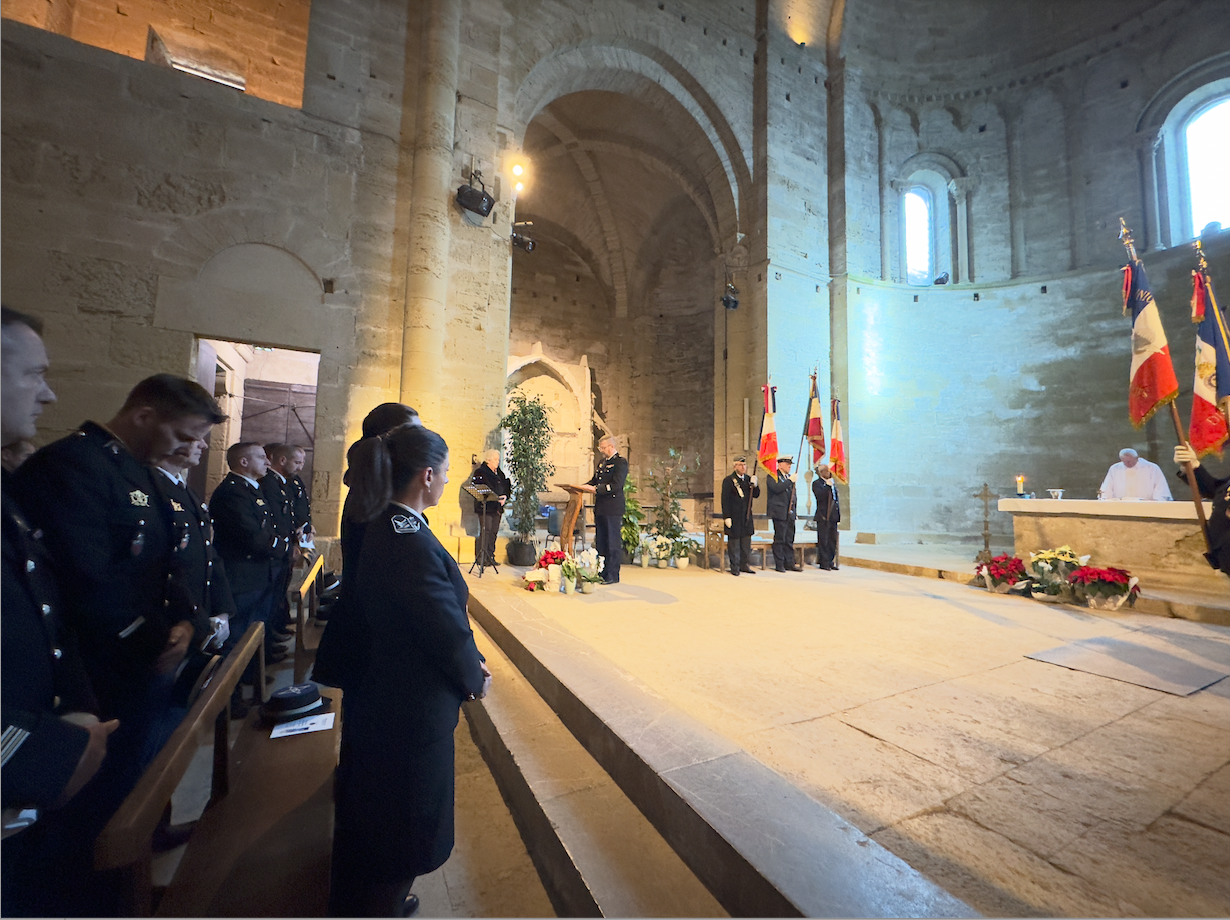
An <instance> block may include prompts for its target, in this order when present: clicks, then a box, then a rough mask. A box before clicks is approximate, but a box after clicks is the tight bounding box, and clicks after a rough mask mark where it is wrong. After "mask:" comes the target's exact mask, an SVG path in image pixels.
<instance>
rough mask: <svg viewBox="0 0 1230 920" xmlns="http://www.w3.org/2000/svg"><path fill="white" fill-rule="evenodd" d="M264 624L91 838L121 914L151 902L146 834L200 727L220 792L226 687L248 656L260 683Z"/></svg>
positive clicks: (223, 790)
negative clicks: (115, 885)
mask: <svg viewBox="0 0 1230 920" xmlns="http://www.w3.org/2000/svg"><path fill="white" fill-rule="evenodd" d="M264 639H265V627H264V625H263V624H261V623H253V624H252V625H251V626H250V627H248V631H247V632H246V633H244V634H243V637H242V638H241V639H240V641H239V643H238V644H237V645H236V646H235V648H234V650H233V651H232V652H231V653H230V654H229V655H227V657H226V660H225V661H224V662H223V663H222V665H221V666H220V667H219V668H218V670H217V671H216V672H215V673H214V676H213V678H212V679H211V680H210V682H209V685H208V686H207V687H206V688H205V690H204V692H203V693H202V694H201V695H200V697H199V698H198V699H197V701H196V702H195V703H194V704H193V705H192V708H191V709H189V710H188V714H187V715H186V716H185V717H184V721H183V722H181V723H180V726H179V728H177V729H176V730H175V732H174V734H172V735H171V737H170V739H169V740H168V741H167V743H166V744H165V745H164V746H163V748H162V750H161V751H160V752H159V754H158V756H157V757H156V758H155V759H154V762H153V763H152V764H150V765H149V768H148V769H147V770H146V771H145V773H144V774H143V775H142V777H141V779H140V781H139V782H138V783H137V785H136V788H134V789H133V791H132V792H131V793H129V795H128V798H126V799H125V800H124V802H123V803H122V804H121V805H120V807H119V810H118V811H116V813H115V814H114V815H113V816H112V817H111V820H110V821H109V822H107V826H106V827H105V828H103V831H102V833H101V834H99V835H98V840H97V841H95V844H94V867H95V868H96V869H99V870H117V871H118V872H119V874H120V878H121V884H122V895H121V897H122V903H121V912H122V914H123V915H124V916H136V917H147V916H149V915H150V912H151V908H152V889H151V884H150V860H151V857H152V852H151V849H150V840H151V838H152V837H153V834H154V828H155V827H156V826H157V824H158V820H159V819H160V818H161V817H162V813H163V810H164V809H165V808H166V805H167V802H169V801H170V800H171V794H172V793H173V792H174V791H175V788H176V787H177V786H178V785H179V783H180V780H182V779H183V777H184V773H185V771H186V770H187V769H188V765H189V764H190V763H191V762H192V758H193V757H194V755H195V754H196V751H197V749H198V748H199V747H200V733H201V730H202V729H204V728H206V727H208V726H210V725H212V727H213V732H214V764H213V781H212V788H211V790H210V801H211V802H214V801H216V800H219V799H221V798H223V797H225V796H226V794H227V792H228V790H229V788H230V780H231V771H230V764H229V760H228V754H229V752H230V743H229V741H230V737H229V735H230V719H229V707H230V701H231V693H232V692H233V691H234V689H235V685H236V684H237V683H239V680H240V678H241V677H242V676H243V672H244V669H245V668H246V667H247V666H248V662H249V661H250V660H251V659H252V658H253V657H254V656H255V657H256V658H257V661H258V671H257V686H260V687H263V686H264V683H265V651H264Z"/></svg>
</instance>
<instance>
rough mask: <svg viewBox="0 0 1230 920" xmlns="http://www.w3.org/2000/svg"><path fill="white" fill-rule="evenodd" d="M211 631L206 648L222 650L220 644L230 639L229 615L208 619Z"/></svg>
mask: <svg viewBox="0 0 1230 920" xmlns="http://www.w3.org/2000/svg"><path fill="white" fill-rule="evenodd" d="M209 628H210V630H211V633H210V636H209V641H208V642H207V643H206V646H207V647H211V648H222V644H223V643H224V642H226V640H227V639H229V638H230V637H231V618H230V615H229V614H225V613H224V614H222V615H221V616H216V617H210V618H209Z"/></svg>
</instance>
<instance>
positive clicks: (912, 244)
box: [902, 186, 933, 284]
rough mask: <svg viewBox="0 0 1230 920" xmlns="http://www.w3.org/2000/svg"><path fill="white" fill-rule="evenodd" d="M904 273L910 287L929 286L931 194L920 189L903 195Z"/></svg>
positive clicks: (930, 265) (911, 190) (930, 264)
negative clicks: (912, 285) (914, 285)
mask: <svg viewBox="0 0 1230 920" xmlns="http://www.w3.org/2000/svg"><path fill="white" fill-rule="evenodd" d="M902 213H903V215H904V219H905V274H906V282H907V283H909V284H930V283H931V274H932V272H931V269H932V264H933V262H932V257H931V235H932V234H931V230H932V220H931V193H930V192H929V191H928V190H927V189H925V188H922V187H921V186H920V187H916V188H912V189H910V190H909V191H908V192H906V193H905V195H904V196H903V200H902Z"/></svg>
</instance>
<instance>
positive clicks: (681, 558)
mask: <svg viewBox="0 0 1230 920" xmlns="http://www.w3.org/2000/svg"><path fill="white" fill-rule="evenodd" d="M698 552H700V543H698V542H697V541H696V540H694V539H692V538H691V537H689V536H687V535H684V536H681V537H676V538H675V539H674V540H672V541H671V555H672V556H674V557H675V568H677V569H686V568H687V567H688V563H689V562H691V561H692V555H693V554H694V553H698Z"/></svg>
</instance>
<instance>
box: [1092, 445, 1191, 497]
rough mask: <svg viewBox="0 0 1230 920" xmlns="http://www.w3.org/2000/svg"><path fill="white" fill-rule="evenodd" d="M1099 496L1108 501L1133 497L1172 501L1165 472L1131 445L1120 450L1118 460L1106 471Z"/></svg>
mask: <svg viewBox="0 0 1230 920" xmlns="http://www.w3.org/2000/svg"><path fill="white" fill-rule="evenodd" d="M1098 498H1100V499H1103V500H1108V501H1113V500H1120V501H1121V500H1123V499H1136V500H1138V501H1146V502H1168V501H1172V500H1173V496H1171V494H1170V486H1168V485H1167V484H1166V474H1165V473H1163V472H1162V469H1161V467H1159V466H1158V465H1157V464H1156V463H1150V462H1149V461H1148V460H1142V459H1141V457H1140V455H1139V454H1138V453H1136V451H1134V450H1132V448H1130V447H1125V448H1123V450H1121V451H1119V462H1118V463H1115V464H1113V465H1112V466H1111V468H1110V469H1109V470H1107V471H1106V478H1105V479H1103V480H1102V487H1101V488H1100V489H1098Z"/></svg>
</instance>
